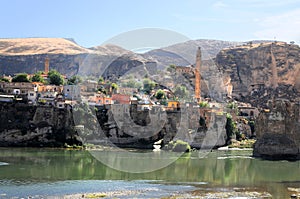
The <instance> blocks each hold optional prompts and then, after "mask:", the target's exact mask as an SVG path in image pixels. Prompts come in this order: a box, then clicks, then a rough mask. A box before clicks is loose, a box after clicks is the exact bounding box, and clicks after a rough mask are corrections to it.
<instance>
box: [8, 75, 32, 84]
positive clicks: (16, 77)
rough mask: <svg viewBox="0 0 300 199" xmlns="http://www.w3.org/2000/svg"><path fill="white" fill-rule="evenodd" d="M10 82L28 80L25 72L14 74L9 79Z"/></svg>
mask: <svg viewBox="0 0 300 199" xmlns="http://www.w3.org/2000/svg"><path fill="white" fill-rule="evenodd" d="M11 81H12V82H30V80H29V79H28V75H27V73H20V74H18V75H16V76H14V77H13V78H12V80H11Z"/></svg>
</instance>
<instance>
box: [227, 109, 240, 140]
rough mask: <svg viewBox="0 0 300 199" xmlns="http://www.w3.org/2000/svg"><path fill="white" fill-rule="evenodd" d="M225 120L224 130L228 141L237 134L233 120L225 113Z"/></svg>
mask: <svg viewBox="0 0 300 199" xmlns="http://www.w3.org/2000/svg"><path fill="white" fill-rule="evenodd" d="M226 119H227V120H226V125H225V129H226V134H227V139H230V138H231V137H232V136H233V135H236V134H237V133H238V130H237V128H236V124H235V122H234V120H233V119H232V116H231V115H230V114H229V113H227V115H226Z"/></svg>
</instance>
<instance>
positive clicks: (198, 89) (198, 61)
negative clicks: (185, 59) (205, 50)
mask: <svg viewBox="0 0 300 199" xmlns="http://www.w3.org/2000/svg"><path fill="white" fill-rule="evenodd" d="M200 68H201V48H200V47H198V50H197V55H196V68H195V99H196V101H197V102H200V101H201V75H200Z"/></svg>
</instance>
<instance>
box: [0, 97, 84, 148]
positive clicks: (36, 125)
mask: <svg viewBox="0 0 300 199" xmlns="http://www.w3.org/2000/svg"><path fill="white" fill-rule="evenodd" d="M0 112H1V115H0V146H30V147H32V146H34V147H62V146H64V144H65V143H66V144H69V145H73V144H76V145H80V144H81V141H80V138H79V137H78V135H77V134H76V132H75V131H74V128H73V127H74V122H73V117H72V112H71V110H70V108H65V109H58V108H55V107H50V106H31V105H27V104H21V103H17V104H10V103H0Z"/></svg>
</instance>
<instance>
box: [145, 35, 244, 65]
mask: <svg viewBox="0 0 300 199" xmlns="http://www.w3.org/2000/svg"><path fill="white" fill-rule="evenodd" d="M243 43H245V42H231V41H221V40H209V39H199V40H190V41H187V42H183V43H178V44H175V45H172V46H168V47H164V48H161V49H155V50H152V51H149V52H147V53H145V54H144V57H145V58H148V59H149V58H150V59H153V60H154V61H156V62H157V63H158V66H160V67H166V66H169V65H170V64H175V65H181V66H185V65H189V64H194V63H195V55H196V51H197V49H198V47H201V50H202V59H203V60H212V59H214V58H215V56H216V55H217V54H218V53H219V52H220V50H222V49H223V48H227V47H234V46H237V45H241V44H243Z"/></svg>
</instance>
